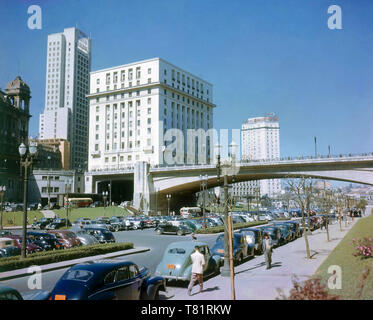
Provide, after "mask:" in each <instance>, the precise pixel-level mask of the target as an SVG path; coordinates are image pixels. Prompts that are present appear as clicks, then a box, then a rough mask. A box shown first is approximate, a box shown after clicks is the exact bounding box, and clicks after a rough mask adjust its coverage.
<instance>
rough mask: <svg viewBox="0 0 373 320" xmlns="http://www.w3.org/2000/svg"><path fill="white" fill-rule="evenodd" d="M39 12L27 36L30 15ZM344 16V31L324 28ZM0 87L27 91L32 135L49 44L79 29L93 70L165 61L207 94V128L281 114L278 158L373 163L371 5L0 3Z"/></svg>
mask: <svg viewBox="0 0 373 320" xmlns="http://www.w3.org/2000/svg"><path fill="white" fill-rule="evenodd" d="M30 5H39V6H40V7H41V9H42V29H41V30H30V29H28V26H27V20H28V18H29V17H30V15H29V14H27V9H28V7H29V6H30ZM330 5H338V6H340V8H341V10H342V29H340V30H337V29H335V30H331V29H329V28H328V25H327V22H328V19H329V17H330V16H331V14H328V7H329V6H330ZM0 7H1V9H0V10H1V11H0V27H1V32H0V87H1V88H3V89H4V88H5V86H6V84H7V83H8V82H9V81H11V80H13V79H14V78H15V77H16V76H17V75H18V74H19V75H21V77H22V79H23V80H24V81H25V82H26V83H27V84H28V85H29V86H30V88H31V95H32V99H31V113H32V118H31V120H30V128H29V132H30V135H32V136H36V135H37V133H38V126H39V114H40V113H42V112H43V109H44V96H45V72H46V48H47V36H48V34H50V33H57V32H62V31H63V29H64V28H68V27H73V26H77V27H78V28H79V29H81V30H82V31H83V32H84V33H86V34H90V35H91V38H92V68H91V69H92V71H94V70H98V69H102V68H107V67H112V66H116V65H122V64H126V63H130V62H134V61H138V60H143V59H149V58H153V57H161V58H164V59H165V60H167V61H169V62H171V63H172V64H174V65H177V66H179V67H181V68H182V69H184V70H187V71H189V72H191V73H193V74H195V75H197V76H200V77H201V78H203V79H204V80H206V81H208V82H210V83H212V84H213V102H214V103H215V104H216V106H217V107H216V109H215V110H214V127H215V128H217V129H221V128H228V129H240V128H241V124H242V122H243V121H245V120H246V119H247V118H250V117H257V116H263V115H265V113H267V112H274V113H276V114H277V115H278V118H279V122H280V149H281V152H280V153H281V157H288V156H299V155H313V154H314V137H315V136H316V137H317V149H318V153H320V154H327V153H328V146H329V145H330V147H331V153H332V154H340V153H343V154H347V153H362V152H373V146H372V144H373V130H372V120H373V108H372V105H373V90H372V89H373V55H372V52H373V19H372V17H373V1H370V0H349V1H344V0H333V1H327V0H312V1H311V0H281V1H278V0H241V1H239V0H229V1H222V0H211V1H210V0H158V1H155V0H136V1H129V0H120V1H115V0H106V1H103V0H84V1H83V0H82V1H77V0H73V1H71V0H64V1H57V0H44V1H26V0H2V1H1V6H0Z"/></svg>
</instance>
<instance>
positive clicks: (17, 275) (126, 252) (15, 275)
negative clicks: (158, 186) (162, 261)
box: [0, 247, 150, 281]
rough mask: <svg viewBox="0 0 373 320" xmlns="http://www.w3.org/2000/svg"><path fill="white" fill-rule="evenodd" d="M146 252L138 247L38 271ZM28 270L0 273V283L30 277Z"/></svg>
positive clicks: (45, 267)
mask: <svg viewBox="0 0 373 320" xmlns="http://www.w3.org/2000/svg"><path fill="white" fill-rule="evenodd" d="M146 251H150V249H149V248H145V247H139V248H136V249H129V250H122V251H116V252H110V253H106V254H100V255H97V256H90V257H84V258H79V259H74V260H67V261H62V262H56V263H51V264H45V265H41V266H40V269H41V271H42V272H47V271H54V270H58V269H63V268H66V267H69V266H73V265H75V264H78V263H83V262H87V261H92V260H102V259H108V258H113V257H119V256H127V255H130V254H136V253H141V252H146ZM29 268H30V267H28V268H23V269H17V270H14V271H6V272H1V273H0V281H5V280H11V279H15V278H21V277H24V276H28V275H32V274H33V273H34V271H33V272H28V270H29Z"/></svg>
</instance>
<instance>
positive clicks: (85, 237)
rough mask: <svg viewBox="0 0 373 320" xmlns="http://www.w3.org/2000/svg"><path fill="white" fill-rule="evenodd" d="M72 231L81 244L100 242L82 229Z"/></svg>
mask: <svg viewBox="0 0 373 320" xmlns="http://www.w3.org/2000/svg"><path fill="white" fill-rule="evenodd" d="M74 233H75V234H76V237H77V238H78V239H79V240H80V242H81V244H82V245H83V246H88V245H93V244H97V243H100V242H99V241H98V240H97V239H96V238H95V237H94V236H93V235H90V234H88V233H87V231H86V230H84V229H80V230H77V231H74Z"/></svg>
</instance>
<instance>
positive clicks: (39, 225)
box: [31, 218, 54, 230]
mask: <svg viewBox="0 0 373 320" xmlns="http://www.w3.org/2000/svg"><path fill="white" fill-rule="evenodd" d="M53 220H54V219H53V218H41V219H39V220H38V221H35V222H34V223H33V224H32V225H31V229H33V230H35V229H40V230H43V229H45V227H46V226H47V225H48V224H50V223H52V222H53Z"/></svg>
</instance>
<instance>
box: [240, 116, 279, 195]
mask: <svg viewBox="0 0 373 320" xmlns="http://www.w3.org/2000/svg"><path fill="white" fill-rule="evenodd" d="M241 143H242V160H244V161H245V160H246V161H251V160H271V159H272V160H275V159H279V158H280V126H279V122H278V118H277V116H276V115H274V114H269V115H267V116H265V117H256V118H250V119H248V120H247V121H245V122H244V123H243V124H242V127H241ZM258 188H259V189H260V195H261V196H264V195H268V196H269V197H273V196H274V195H276V194H279V193H280V192H281V180H279V179H269V180H260V181H248V182H240V183H237V184H236V185H235V187H234V189H233V194H234V195H236V196H241V197H247V196H254V193H257V192H258V190H257V189H258Z"/></svg>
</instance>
